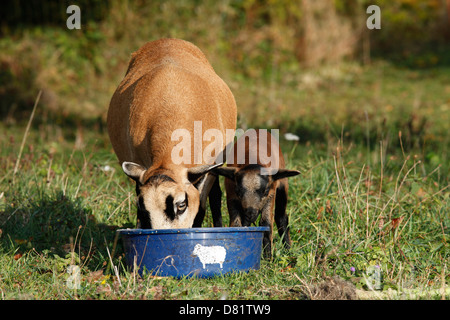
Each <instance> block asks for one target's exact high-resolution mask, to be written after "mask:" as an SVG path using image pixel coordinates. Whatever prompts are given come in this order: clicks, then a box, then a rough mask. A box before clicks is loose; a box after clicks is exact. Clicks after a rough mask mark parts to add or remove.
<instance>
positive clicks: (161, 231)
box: [116, 226, 270, 235]
mask: <svg viewBox="0 0 450 320" xmlns="http://www.w3.org/2000/svg"><path fill="white" fill-rule="evenodd" d="M269 230H270V227H266V226H264V227H216V228H180V229H118V230H116V232H117V233H119V234H121V235H151V234H192V233H232V232H267V231H269Z"/></svg>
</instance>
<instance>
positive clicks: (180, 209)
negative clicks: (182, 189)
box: [176, 200, 187, 213]
mask: <svg viewBox="0 0 450 320" xmlns="http://www.w3.org/2000/svg"><path fill="white" fill-rule="evenodd" d="M176 205H177V212H178V213H183V212H184V210H186V207H187V203H186V200H184V201H180V202H177V204H176Z"/></svg>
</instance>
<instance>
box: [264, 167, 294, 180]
mask: <svg viewBox="0 0 450 320" xmlns="http://www.w3.org/2000/svg"><path fill="white" fill-rule="evenodd" d="M299 174H300V171H297V170H288V169H278V171H277V172H276V173H274V174H271V176H272V179H273V180H279V179H283V178H289V177H293V176H296V175H299Z"/></svg>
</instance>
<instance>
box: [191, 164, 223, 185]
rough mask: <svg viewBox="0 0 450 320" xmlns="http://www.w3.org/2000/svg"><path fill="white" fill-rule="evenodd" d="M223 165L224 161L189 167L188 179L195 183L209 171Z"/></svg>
mask: <svg viewBox="0 0 450 320" xmlns="http://www.w3.org/2000/svg"><path fill="white" fill-rule="evenodd" d="M222 165H223V163H219V164H213V165H209V164H205V165H202V166H198V167H193V168H189V169H188V171H187V175H188V180H189V181H190V182H191V183H192V184H195V183H196V182H197V181H198V180H200V178H201V177H203V175H205V174H206V173H208V172H209V171H211V170H213V169H215V168H217V167H220V166H222Z"/></svg>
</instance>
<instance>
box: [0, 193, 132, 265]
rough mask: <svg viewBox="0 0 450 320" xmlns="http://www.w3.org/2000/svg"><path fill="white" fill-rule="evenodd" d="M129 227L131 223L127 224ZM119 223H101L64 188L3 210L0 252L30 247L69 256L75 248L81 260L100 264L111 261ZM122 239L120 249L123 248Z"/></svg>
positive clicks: (23, 250)
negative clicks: (64, 191)
mask: <svg viewBox="0 0 450 320" xmlns="http://www.w3.org/2000/svg"><path fill="white" fill-rule="evenodd" d="M125 227H127V226H125ZM118 228H119V227H118V226H113V225H107V224H104V223H98V222H97V221H96V219H95V217H94V215H93V214H92V212H91V210H90V209H88V208H85V207H83V205H82V201H81V199H80V198H76V199H70V198H68V197H66V196H65V195H64V194H63V192H62V191H59V192H57V193H56V194H55V195H53V196H52V195H47V194H44V195H42V197H41V198H40V199H27V200H25V201H23V203H21V204H19V205H16V204H10V205H9V206H7V207H6V208H5V210H4V211H3V212H0V229H1V230H2V235H1V237H0V252H1V251H3V252H5V251H10V250H14V252H19V253H25V252H27V251H29V250H32V249H34V250H36V251H37V252H39V253H40V252H47V253H49V252H50V253H52V254H57V255H58V256H65V255H67V254H68V253H70V252H75V253H76V254H78V257H79V258H81V260H82V261H81V262H82V263H83V262H84V261H87V262H88V263H87V264H88V265H99V264H102V263H104V262H105V261H106V262H108V261H109V257H108V253H107V249H106V248H107V247H109V250H110V251H111V248H112V245H113V243H114V239H115V234H116V232H115V231H116V230H117V229H118ZM120 247H121V245H120V241H119V242H118V251H119V252H120Z"/></svg>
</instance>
